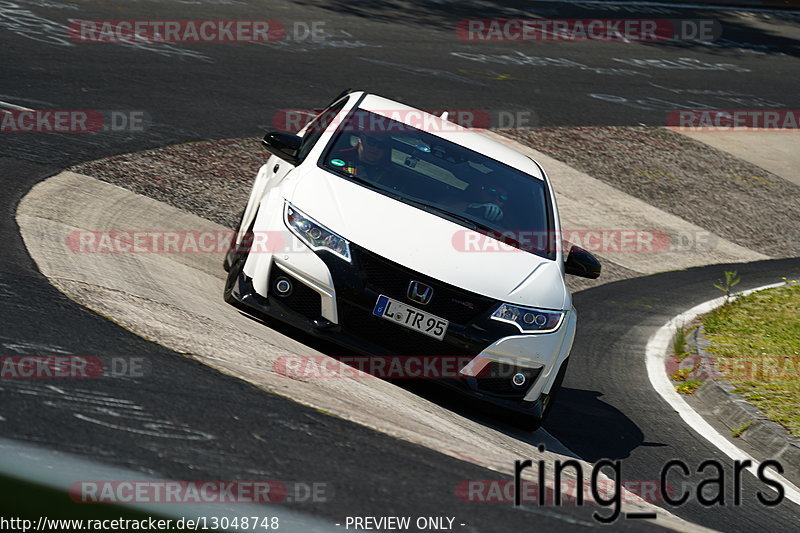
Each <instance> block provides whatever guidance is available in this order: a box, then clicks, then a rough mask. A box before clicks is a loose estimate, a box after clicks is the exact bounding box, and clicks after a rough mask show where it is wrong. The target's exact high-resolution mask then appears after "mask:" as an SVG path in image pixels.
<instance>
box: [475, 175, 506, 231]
mask: <svg viewBox="0 0 800 533" xmlns="http://www.w3.org/2000/svg"><path fill="white" fill-rule="evenodd" d="M475 185H478V190H477V192H476V198H475V200H476V201H475V202H472V203H470V204H467V208H466V212H467V213H470V214H473V215H477V216H479V217H482V218H484V219H486V220H488V221H490V222H499V221H500V220H502V219H503V207H505V203H506V201H508V190H506V188H505V187H501V186H499V185H490V184H488V183H476V184H475Z"/></svg>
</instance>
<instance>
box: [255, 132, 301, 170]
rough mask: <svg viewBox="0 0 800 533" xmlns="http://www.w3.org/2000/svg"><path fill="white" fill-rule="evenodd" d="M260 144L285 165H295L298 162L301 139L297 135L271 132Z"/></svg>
mask: <svg viewBox="0 0 800 533" xmlns="http://www.w3.org/2000/svg"><path fill="white" fill-rule="evenodd" d="M261 142H262V144H263V145H264V148H266V149H267V151H268V152H269V153H271V154H273V155H276V156H278V157H280V158H281V159H283V160H284V161H286V162H287V163H291V164H292V165H297V164H298V163H299V162H300V159H299V158H298V152H299V151H300V143H302V142H303V138H302V137H300V136H299V135H294V134H292V133H283V132H280V131H271V132H269V133H267V134H266V135H264V140H263V141H261Z"/></svg>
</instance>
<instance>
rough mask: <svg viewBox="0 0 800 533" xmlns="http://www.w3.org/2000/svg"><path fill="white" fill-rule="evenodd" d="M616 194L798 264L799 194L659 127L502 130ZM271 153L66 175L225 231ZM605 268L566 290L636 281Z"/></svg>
mask: <svg viewBox="0 0 800 533" xmlns="http://www.w3.org/2000/svg"><path fill="white" fill-rule="evenodd" d="M500 133H503V134H505V135H508V136H510V137H512V138H514V139H516V140H518V141H521V142H524V143H527V144H529V145H531V146H533V147H534V148H536V149H537V150H540V151H542V152H545V153H547V154H549V155H551V156H553V157H555V158H557V159H560V160H561V161H564V162H565V163H567V164H569V165H571V166H573V167H575V168H577V169H579V170H582V171H584V172H586V173H587V174H589V175H591V176H594V177H596V178H598V179H600V180H602V181H604V182H606V183H609V184H610V185H613V186H614V187H616V188H618V189H620V190H622V191H625V192H627V193H628V194H631V195H633V196H636V197H638V198H641V199H642V200H645V201H647V202H648V203H651V204H653V205H655V206H657V207H659V208H661V209H663V210H665V211H667V212H670V213H673V214H675V215H677V216H680V217H682V218H684V219H686V220H689V221H691V222H694V223H695V224H697V225H699V226H701V227H704V228H706V229H708V230H710V231H712V232H714V233H716V234H718V235H721V236H723V237H725V238H727V239H729V240H732V241H733V242H736V243H738V244H740V245H742V246H746V247H748V248H751V249H753V250H757V251H759V252H762V253H765V254H767V255H771V256H775V257H790V256H797V255H800V224H798V221H800V187H798V186H796V185H793V184H791V183H788V182H786V181H785V180H782V179H781V178H779V177H777V176H775V175H773V174H770V173H769V172H767V171H765V170H763V169H761V168H759V167H756V166H754V165H751V164H749V163H747V162H745V161H742V160H740V159H737V158H735V157H733V156H731V155H729V154H727V153H725V152H721V151H719V150H716V149H714V148H711V147H708V146H706V145H705V144H702V143H700V142H697V141H694V140H692V139H689V138H687V137H684V136H682V135H679V134H676V133H674V132H671V131H669V130H666V129H663V128H621V127H602V128H537V129H530V130H500ZM267 158H268V154H267V152H266V151H264V150H263V148H261V144H260V139H259V138H244V139H227V140H219V141H203V142H194V143H187V144H180V145H174V146H167V147H165V148H159V149H154V150H147V151H143V152H136V153H130V154H122V155H117V156H113V157H109V158H106V159H100V160H97V161H91V162H88V163H82V164H80V165H77V166H75V167H73V168H72V169H70V170H73V171H75V172H79V173H81V174H86V175H89V176H93V177H96V178H98V179H101V180H103V181H106V182H108V183H112V184H114V185H118V186H120V187H123V188H126V189H129V190H131V191H133V192H136V193H138V194H141V195H144V196H148V197H150V198H153V199H156V200H159V201H162V202H165V203H167V204H169V205H172V206H175V207H178V208H180V209H184V210H186V211H189V212H192V213H194V214H196V215H199V216H201V217H203V218H206V219H208V220H212V221H214V222H217V223H219V224H222V225H224V226H227V227H229V228H235V226H236V224H237V223H238V213H239V212H240V211H241V209H242V207H243V206H244V205H245V203H246V201H247V197H248V196H249V194H250V187H251V185H252V182H253V179H254V178H255V175H256V172H257V171H258V168H259V167H260V166H261V165H262V164H264V163H265V162H266V160H267ZM638 275H639V274H638V273H637V272H634V271H632V270H629V269H627V268H624V267H622V266H620V265H617V264H614V263H612V262H610V261H607V260H605V261H603V274H602V276H601V277H600V279H598V280H585V279H579V278H575V277H573V276H569V277H568V279H569V285H570V288H571V289H572V290H573V291H579V290H583V289H587V288H590V287H594V286H597V285H601V284H605V283H610V282H613V281H618V280H622V279H629V278H633V277H636V276H638Z"/></svg>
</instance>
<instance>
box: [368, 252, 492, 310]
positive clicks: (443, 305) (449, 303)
mask: <svg viewBox="0 0 800 533" xmlns="http://www.w3.org/2000/svg"><path fill="white" fill-rule="evenodd" d="M357 260H358V263H359V265H360V266H361V270H362V272H363V274H364V278H365V280H364V281H365V284H366V286H367V287H368V288H369V289H372V290H373V291H375V292H377V293H380V294H384V295H386V296H389V297H391V298H394V299H395V300H400V301H402V302H407V303H408V304H410V305H412V306H414V307H417V308H418V309H424V310H425V311H427V312H429V313H432V314H434V315H436V316H438V317H441V318H445V319H447V320H449V321H450V322H455V323H456V324H468V323H469V322H471V321H472V320H474V319H475V318H477V317H479V316H480V315H482V314H484V313H485V312H487V311H488V310H489V309H490V308H491V307H492V306H493V305H495V304H496V303H497V302H496V301H495V300H492V299H491V298H486V297H484V296H480V295H478V294H475V293H472V292H469V291H465V290H463V289H459V288H458V287H454V286H452V285H448V284H446V283H443V282H441V281H438V280H435V279H433V278H430V277H428V276H424V275H422V274H420V273H418V272H415V271H414V270H411V269H408V268H405V267H403V266H401V265H398V264H397V263H394V262H392V261H389V260H388V259H385V258H383V257H380V256H377V255H375V254H372V253H370V252H367V251H365V250H363V249H358V250H357ZM411 281H419V282H422V283H425V284H427V285H430V286H431V287H432V288H433V298H432V299H431V301H430V303H428V304H427V305H425V306H422V305H420V304H419V303H418V302H414V301H412V300H410V299H409V298H408V296H407V291H408V285H409V283H411Z"/></svg>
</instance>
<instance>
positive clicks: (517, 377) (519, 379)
mask: <svg viewBox="0 0 800 533" xmlns="http://www.w3.org/2000/svg"><path fill="white" fill-rule="evenodd" d="M526 379H527V378H525V374H523V373H522V372H517V373H516V374H514V375H513V376H512V377H511V383H513V384H514V386H516V387H522V386H523V385H525V381H526Z"/></svg>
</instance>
